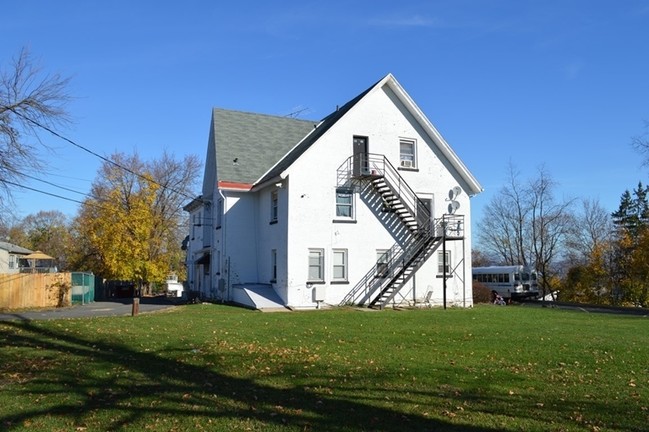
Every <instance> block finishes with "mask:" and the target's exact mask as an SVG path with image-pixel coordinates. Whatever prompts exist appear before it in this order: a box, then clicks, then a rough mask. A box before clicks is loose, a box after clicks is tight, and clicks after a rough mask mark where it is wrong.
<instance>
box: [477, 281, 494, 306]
mask: <svg viewBox="0 0 649 432" xmlns="http://www.w3.org/2000/svg"><path fill="white" fill-rule="evenodd" d="M473 303H474V304H478V303H491V290H490V289H489V288H487V287H486V286H484V284H482V283H480V282H473Z"/></svg>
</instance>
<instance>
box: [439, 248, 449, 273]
mask: <svg viewBox="0 0 649 432" xmlns="http://www.w3.org/2000/svg"><path fill="white" fill-rule="evenodd" d="M437 273H438V274H447V275H450V274H451V251H446V269H444V251H439V252H437Z"/></svg>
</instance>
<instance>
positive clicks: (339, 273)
mask: <svg viewBox="0 0 649 432" xmlns="http://www.w3.org/2000/svg"><path fill="white" fill-rule="evenodd" d="M332 254H333V259H332V261H333V277H332V278H331V280H332V281H333V282H347V268H348V265H347V249H334V250H333V251H332Z"/></svg>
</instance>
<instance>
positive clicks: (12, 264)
mask: <svg viewBox="0 0 649 432" xmlns="http://www.w3.org/2000/svg"><path fill="white" fill-rule="evenodd" d="M9 268H10V269H15V268H18V266H17V265H16V255H11V254H10V255H9Z"/></svg>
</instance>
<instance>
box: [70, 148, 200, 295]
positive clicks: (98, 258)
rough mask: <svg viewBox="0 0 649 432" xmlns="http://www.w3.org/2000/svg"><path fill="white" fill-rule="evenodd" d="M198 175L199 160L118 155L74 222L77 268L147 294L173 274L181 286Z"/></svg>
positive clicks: (101, 173) (102, 173) (104, 170)
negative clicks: (188, 211) (187, 206)
mask: <svg viewBox="0 0 649 432" xmlns="http://www.w3.org/2000/svg"><path fill="white" fill-rule="evenodd" d="M199 169H200V163H199V162H198V158H196V157H195V156H189V157H186V158H185V159H184V160H183V161H175V160H174V159H173V158H172V157H171V156H169V155H168V154H166V153H164V154H163V155H162V157H161V159H159V160H155V161H153V162H150V163H145V162H142V161H141V160H140V158H139V157H138V156H137V155H132V156H126V155H124V154H119V153H118V154H115V155H113V156H112V157H111V159H110V162H106V163H104V164H103V165H102V167H101V169H100V171H99V173H98V176H97V179H96V180H95V181H94V183H93V185H92V193H91V196H92V197H91V198H88V199H86V200H85V201H84V203H83V204H82V206H81V209H80V212H79V215H78V216H77V218H76V219H75V222H74V235H75V239H76V245H75V254H74V260H75V264H76V266H77V268H84V269H87V270H91V271H93V272H94V273H95V274H97V275H99V276H101V277H103V278H105V279H112V280H128V281H132V282H134V283H137V284H138V285H139V286H140V287H141V288H142V289H143V290H144V292H145V293H146V292H150V290H151V287H152V284H155V285H160V284H162V282H163V281H164V280H165V279H166V276H167V275H168V274H169V273H175V274H177V275H179V277H180V280H182V277H183V276H184V266H183V258H184V257H183V253H182V251H181V244H182V239H183V238H184V237H185V235H186V233H187V227H186V223H185V221H184V219H183V217H182V216H183V215H182V204H183V202H186V201H187V200H188V199H190V197H192V196H193V195H192V193H191V187H192V186H193V185H194V182H195V180H196V178H197V176H198V172H199Z"/></svg>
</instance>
